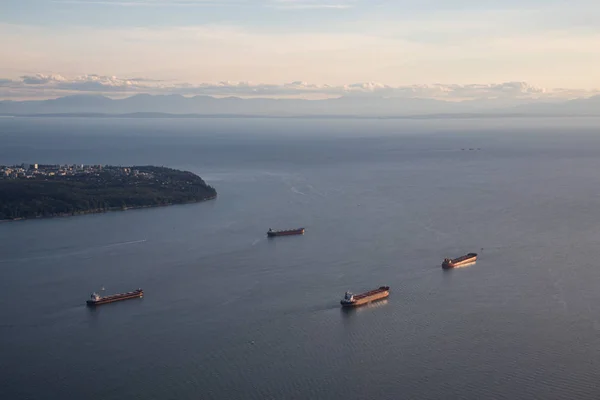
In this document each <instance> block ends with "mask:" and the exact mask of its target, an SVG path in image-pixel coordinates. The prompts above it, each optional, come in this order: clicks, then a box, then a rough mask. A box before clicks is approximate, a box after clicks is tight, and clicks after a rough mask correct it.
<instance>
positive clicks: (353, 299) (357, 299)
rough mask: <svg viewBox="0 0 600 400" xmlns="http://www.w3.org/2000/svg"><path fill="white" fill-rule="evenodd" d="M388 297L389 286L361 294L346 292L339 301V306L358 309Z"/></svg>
mask: <svg viewBox="0 0 600 400" xmlns="http://www.w3.org/2000/svg"><path fill="white" fill-rule="evenodd" d="M389 295H390V287H389V286H380V287H379V289H375V290H370V291H368V292H365V293H361V294H352V293H350V292H346V294H345V295H344V298H343V299H342V300H341V301H340V304H341V305H342V306H343V307H358V306H362V305H363V304H367V303H371V302H373V301H377V300H381V299H385V298H386V297H388V296H389Z"/></svg>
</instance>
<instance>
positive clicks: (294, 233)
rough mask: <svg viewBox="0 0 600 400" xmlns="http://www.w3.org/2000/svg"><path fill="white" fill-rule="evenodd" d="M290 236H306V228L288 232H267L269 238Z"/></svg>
mask: <svg viewBox="0 0 600 400" xmlns="http://www.w3.org/2000/svg"><path fill="white" fill-rule="evenodd" d="M289 235H304V228H298V229H288V230H283V231H276V230H273V229H270V228H269V230H268V231H267V236H269V237H274V236H289Z"/></svg>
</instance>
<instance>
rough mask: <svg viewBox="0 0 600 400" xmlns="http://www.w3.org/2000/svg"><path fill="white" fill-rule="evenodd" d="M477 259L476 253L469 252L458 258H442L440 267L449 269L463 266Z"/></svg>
mask: <svg viewBox="0 0 600 400" xmlns="http://www.w3.org/2000/svg"><path fill="white" fill-rule="evenodd" d="M475 261H477V253H469V254H466V255H464V256H461V257H458V258H444V262H443V263H442V268H444V269H450V268H456V267H463V266H465V265H467V264H472V263H474V262H475Z"/></svg>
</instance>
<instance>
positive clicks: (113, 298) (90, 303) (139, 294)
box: [86, 292, 144, 307]
mask: <svg viewBox="0 0 600 400" xmlns="http://www.w3.org/2000/svg"><path fill="white" fill-rule="evenodd" d="M141 297H144V292H136V293H126V294H117V295H113V296H107V297H103V298H101V299H100V300H97V301H94V300H88V301H86V304H87V305H88V306H90V307H95V306H100V305H102V304H109V303H115V302H117V301H123V300H130V299H138V298H141Z"/></svg>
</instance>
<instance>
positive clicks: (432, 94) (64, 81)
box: [0, 73, 600, 101]
mask: <svg viewBox="0 0 600 400" xmlns="http://www.w3.org/2000/svg"><path fill="white" fill-rule="evenodd" d="M76 93H97V94H105V95H108V96H112V97H122V96H128V95H133V94H140V93H148V94H180V95H185V96H195V95H206V96H215V97H226V96H237V97H246V98H250V97H268V98H289V97H294V98H309V99H310V98H328V97H329V98H332V97H390V98H423V99H437V100H448V101H464V100H490V99H506V100H536V99H542V100H543V99H572V98H579V97H589V96H592V95H595V94H599V93H600V91H598V90H578V89H565V88H560V89H544V88H540V87H536V86H533V85H529V84H527V83H525V82H503V83H494V84H443V83H437V84H423V85H401V86H392V85H386V84H383V83H378V82H361V83H353V84H346V85H328V84H314V83H308V82H304V81H293V82H289V83H283V84H267V83H254V82H247V81H221V82H205V83H190V82H173V81H164V80H155V79H150V78H120V77H116V76H103V75H97V74H88V75H81V76H75V77H72V78H67V77H65V76H64V75H56V74H41V73H39V74H35V75H24V76H22V77H21V78H20V79H18V80H13V79H0V98H18V97H21V98H48V97H58V96H61V95H68V94H76Z"/></svg>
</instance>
